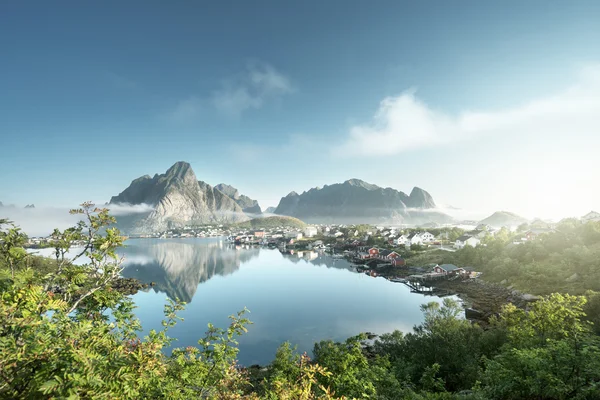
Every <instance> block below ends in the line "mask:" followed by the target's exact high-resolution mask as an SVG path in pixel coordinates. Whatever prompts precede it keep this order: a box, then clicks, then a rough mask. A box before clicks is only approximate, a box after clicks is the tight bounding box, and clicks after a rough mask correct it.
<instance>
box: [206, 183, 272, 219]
mask: <svg viewBox="0 0 600 400" xmlns="http://www.w3.org/2000/svg"><path fill="white" fill-rule="evenodd" d="M215 189H218V190H220V191H221V192H222V193H224V194H226V195H227V196H229V198H231V199H232V200H233V201H235V202H236V203H237V204H238V206H240V207H242V210H244V212H245V213H246V214H260V213H262V210H261V209H260V206H259V205H258V201H256V200H252V199H251V198H250V197H248V196H245V195H243V194H240V193H239V192H238V190H237V189H236V188H234V187H233V186H230V185H226V184H224V183H219V184H218V185H217V186H215Z"/></svg>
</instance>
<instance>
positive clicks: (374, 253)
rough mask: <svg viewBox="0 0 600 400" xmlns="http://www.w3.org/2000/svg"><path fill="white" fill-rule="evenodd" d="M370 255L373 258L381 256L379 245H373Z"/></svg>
mask: <svg viewBox="0 0 600 400" xmlns="http://www.w3.org/2000/svg"><path fill="white" fill-rule="evenodd" d="M369 256H371V258H377V257H379V249H378V248H377V247H371V248H370V249H369Z"/></svg>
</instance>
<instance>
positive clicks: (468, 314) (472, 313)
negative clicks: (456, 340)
mask: <svg viewBox="0 0 600 400" xmlns="http://www.w3.org/2000/svg"><path fill="white" fill-rule="evenodd" d="M465 318H466V319H483V318H484V313H483V312H482V311H479V310H475V309H474V308H467V309H465Z"/></svg>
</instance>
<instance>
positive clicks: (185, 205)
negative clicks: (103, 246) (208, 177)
mask: <svg viewBox="0 0 600 400" xmlns="http://www.w3.org/2000/svg"><path fill="white" fill-rule="evenodd" d="M110 204H125V205H141V204H145V205H149V206H150V207H151V211H148V212H145V213H137V214H131V215H127V216H122V217H119V218H118V223H119V227H120V228H121V229H122V230H123V231H125V232H127V233H152V232H159V231H164V230H167V229H171V228H177V227H182V226H185V225H200V224H206V223H215V222H221V223H231V222H242V221H247V220H248V219H249V218H248V217H247V216H246V215H245V214H244V212H243V210H242V208H241V207H240V206H239V205H238V204H237V203H236V202H235V201H234V200H233V199H231V198H230V197H228V196H227V195H226V194H224V193H223V192H221V191H220V190H218V189H215V188H213V187H212V186H210V185H209V184H207V183H206V182H202V181H198V179H197V178H196V175H195V174H194V171H193V170H192V168H191V166H190V164H188V163H186V162H183V161H180V162H177V163H175V164H174V165H173V166H172V167H171V168H169V169H168V170H167V172H166V173H164V174H161V175H158V174H156V175H154V177H152V178H151V177H150V176H149V175H144V176H142V177H140V178H137V179H135V180H133V181H132V182H131V184H130V185H129V187H128V188H127V189H125V190H124V191H123V192H121V193H120V194H119V195H118V196H113V197H112V198H111V199H110Z"/></svg>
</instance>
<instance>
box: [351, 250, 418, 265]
mask: <svg viewBox="0 0 600 400" xmlns="http://www.w3.org/2000/svg"><path fill="white" fill-rule="evenodd" d="M355 257H356V258H357V259H359V260H377V261H383V262H387V263H390V264H392V265H393V266H402V265H406V261H405V260H404V258H402V256H401V255H400V254H398V253H397V252H395V251H392V250H387V249H379V248H377V247H371V248H364V247H363V248H360V249H359V251H357V252H356V253H355Z"/></svg>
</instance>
